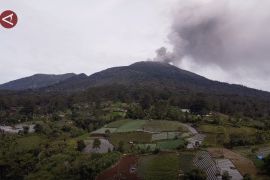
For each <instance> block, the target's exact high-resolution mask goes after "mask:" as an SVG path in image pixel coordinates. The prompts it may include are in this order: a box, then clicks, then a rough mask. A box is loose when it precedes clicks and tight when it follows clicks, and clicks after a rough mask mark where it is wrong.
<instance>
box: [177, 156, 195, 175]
mask: <svg viewBox="0 0 270 180" xmlns="http://www.w3.org/2000/svg"><path fill="white" fill-rule="evenodd" d="M194 156H195V154H194V153H193V152H181V154H180V156H179V160H180V169H181V170H182V171H184V172H189V171H190V170H191V169H194V168H195V166H194V164H193V158H194Z"/></svg>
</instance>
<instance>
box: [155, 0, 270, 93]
mask: <svg viewBox="0 0 270 180" xmlns="http://www.w3.org/2000/svg"><path fill="white" fill-rule="evenodd" d="M269 29H270V1H268V0H260V1H257V0H237V1H236V0H208V1H202V0H183V1H180V2H179V7H178V8H177V10H176V11H175V14H174V20H173V24H172V27H171V32H170V33H169V35H168V39H169V42H170V43H171V44H172V46H173V49H172V52H166V54H164V52H163V54H162V58H158V57H159V55H158V56H157V58H156V60H165V61H166V62H172V63H174V64H180V65H181V64H183V61H184V60H186V59H189V62H190V63H191V64H195V66H196V67H201V68H202V67H219V68H220V69H221V70H222V71H225V72H226V73H231V74H232V75H233V76H231V78H233V77H234V76H236V75H237V76H238V80H239V79H243V78H244V77H246V78H247V79H256V78H258V79H259V78H265V77H267V79H268V75H269V73H270V63H269V62H270V51H269V48H270V33H269ZM163 51H164V50H163ZM185 63H187V62H185ZM193 67H194V66H193ZM227 80H228V81H234V79H231V80H230V79H227ZM268 80H269V79H268ZM268 82H269V81H268ZM245 83H246V82H245ZM253 87H254V84H253ZM268 89H269V87H268Z"/></svg>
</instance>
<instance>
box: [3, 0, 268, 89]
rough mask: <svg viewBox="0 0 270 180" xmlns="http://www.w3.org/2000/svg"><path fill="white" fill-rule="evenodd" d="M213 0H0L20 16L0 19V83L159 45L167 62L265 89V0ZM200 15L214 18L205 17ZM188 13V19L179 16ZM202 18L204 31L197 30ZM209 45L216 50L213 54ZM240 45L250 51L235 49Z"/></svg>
mask: <svg viewBox="0 0 270 180" xmlns="http://www.w3.org/2000/svg"><path fill="white" fill-rule="evenodd" d="M212 1H214V0H77V1H76V0H54V1H53V0H51V1H50V0H38V1H37V0H6V1H1V2H0V12H2V11H4V10H6V9H10V10H13V11H15V12H16V13H17V15H18V17H19V21H18V24H17V26H16V27H15V28H13V29H9V30H7V29H4V28H2V27H0V83H4V82H7V81H10V80H14V79H16V78H20V77H24V76H29V75H32V74H36V73H47V74H61V73H68V72H75V73H86V74H88V75H89V74H92V73H94V72H97V71H100V70H103V69H105V68H109V67H113V66H122V65H129V64H131V63H133V62H136V61H143V60H147V59H149V58H154V57H155V51H156V49H158V48H160V47H166V48H167V49H168V51H170V52H172V53H173V54H174V55H176V56H177V58H178V60H177V61H174V64H176V65H178V66H179V67H181V68H184V69H187V70H190V71H193V72H195V73H198V74H201V75H204V76H206V77H208V78H210V79H214V80H220V81H226V82H230V83H238V84H244V85H246V86H250V87H254V88H258V89H264V90H268V91H270V77H269V73H270V63H268V60H270V54H269V52H270V50H269V49H270V46H269V42H270V35H269V29H270V15H269V12H270V3H268V0H260V1H258V0H257V1H256V0H234V1H233V0H215V1H218V2H220V3H212ZM225 1H227V2H228V4H226V3H225V4H224V2H225ZM215 9H216V10H215ZM220 12H223V14H222V13H220ZM194 14H198V15H196V16H194ZM193 16H194V17H193ZM200 17H202V18H200ZM189 18H190V19H189ZM207 18H210V19H214V21H210V23H208V22H209V20H208V19H207ZM187 19H188V22H191V23H188V24H184V23H182V22H184V21H185V20H187ZM205 22H206V24H207V25H205ZM213 22H214V23H213ZM220 24H222V26H220ZM224 24H225V25H224ZM247 24H249V26H248V25H247ZM195 25H196V26H195ZM201 25H203V31H200V30H198V29H200V28H201ZM208 25H209V27H208ZM262 25H264V26H262ZM194 27H195V29H194ZM249 27H251V28H249ZM239 28H240V29H242V28H243V31H240V30H239ZM221 29H225V30H228V31H226V33H225V35H226V36H224V37H225V38H223V39H222V38H221V39H220V38H219V36H223V35H224V32H223V31H221ZM236 29H237V31H236ZM247 29H249V31H247ZM259 29H260V31H258V30H259ZM183 30H184V31H183ZM208 30H209V31H208ZM185 31H188V32H192V33H187V32H185ZM205 31H207V33H205ZM227 32H230V33H227ZM198 34H199V35H198ZM259 34H260V35H259ZM202 35H203V36H205V35H206V37H207V38H202V37H201V36H202ZM240 35H241V37H240V38H239V36H240ZM257 35H258V36H257ZM191 37H195V38H197V39H196V40H194V39H192V38H191ZM210 37H211V38H212V37H214V38H213V39H211V38H210ZM249 37H251V38H249ZM185 38H186V39H185ZM179 39H180V41H181V42H180V41H179ZM198 39H199V40H198ZM235 39H236V40H235ZM257 39H260V40H257ZM201 40H203V42H201ZM209 40H211V41H212V40H213V42H214V44H215V43H216V41H217V42H222V51H221V47H220V46H216V44H215V45H213V43H211V42H208V41H209ZM233 40H235V41H233ZM189 41H190V42H192V43H189V44H194V43H193V42H199V43H197V44H196V46H190V45H185V47H184V48H183V42H189ZM209 43H210V44H209ZM179 44H180V45H181V46H179ZM198 44H199V45H202V46H199V45H198ZM229 44H234V46H232V47H231V48H225V50H226V51H224V48H223V47H224V46H228V45H229ZM243 44H244V45H243ZM249 44H253V45H252V47H251V45H250V46H249ZM205 45H206V46H207V49H210V50H209V52H212V51H211V48H212V49H213V51H214V52H215V53H213V54H214V56H212V55H209V56H206V55H205V56H202V58H199V57H198V55H201V53H202V52H205V51H206V50H205V49H206V48H205ZM242 45H243V46H242ZM179 47H181V48H183V49H181V50H179ZM187 48H192V49H193V48H194V49H195V50H194V51H191V50H187ZM232 49H233V50H232ZM251 49H252V50H251ZM179 52H181V53H179ZM216 52H220V57H222V58H213V57H216V55H217V54H216ZM247 52H250V53H249V54H248V55H246V56H243V55H242V54H246V53H247ZM207 53H208V52H207ZM259 53H260V54H262V55H258V54H259ZM179 54H181V55H179ZM228 54H229V55H228ZM232 57H233V58H232ZM247 57H249V58H248V60H247V62H246V61H245V60H244V59H246V58H247ZM224 59H228V60H224Z"/></svg>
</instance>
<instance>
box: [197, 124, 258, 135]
mask: <svg viewBox="0 0 270 180" xmlns="http://www.w3.org/2000/svg"><path fill="white" fill-rule="evenodd" d="M199 131H201V132H203V133H209V134H223V133H225V132H226V133H228V134H234V133H245V134H247V135H254V134H255V133H256V129H255V128H250V127H240V128H236V127H231V126H216V125H201V126H199Z"/></svg>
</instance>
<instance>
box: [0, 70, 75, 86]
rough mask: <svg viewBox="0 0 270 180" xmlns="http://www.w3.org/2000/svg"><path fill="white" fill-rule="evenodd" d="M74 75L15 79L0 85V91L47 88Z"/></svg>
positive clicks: (48, 75) (34, 76) (38, 75)
mask: <svg viewBox="0 0 270 180" xmlns="http://www.w3.org/2000/svg"><path fill="white" fill-rule="evenodd" d="M75 75H76V74H74V73H68V74H61V75H53V74H35V75H33V76H29V77H25V78H22V79H17V80H14V81H10V82H7V83H5V84H2V85H0V89H1V90H27V89H39V88H42V87H47V86H50V85H53V84H56V83H59V82H61V81H64V80H66V79H68V78H71V77H73V76H75Z"/></svg>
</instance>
